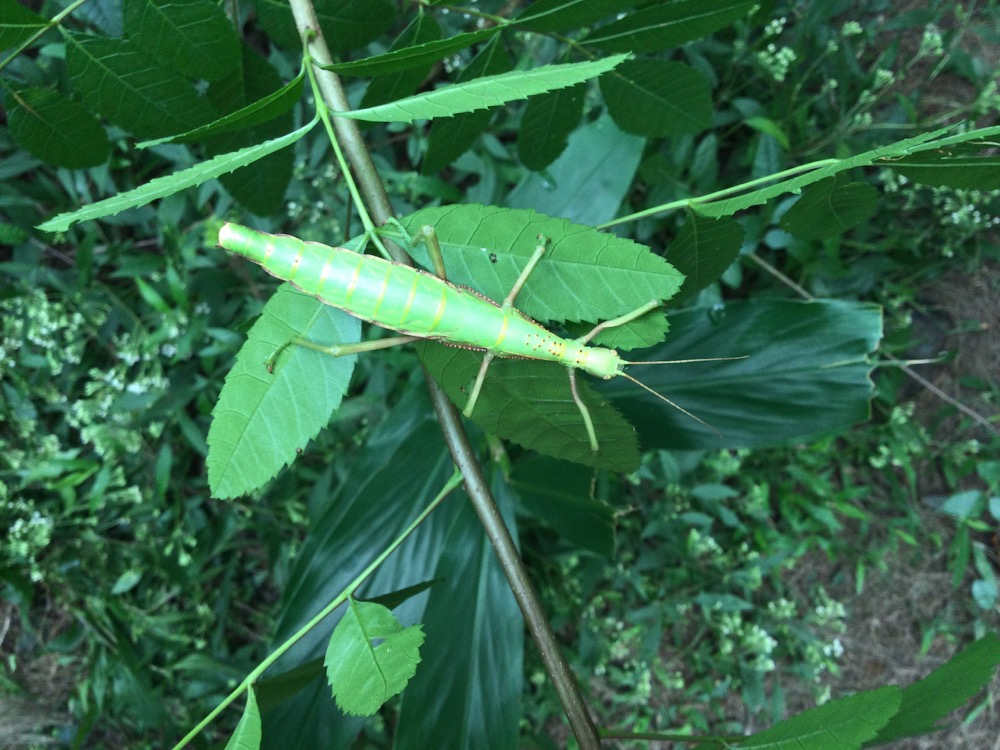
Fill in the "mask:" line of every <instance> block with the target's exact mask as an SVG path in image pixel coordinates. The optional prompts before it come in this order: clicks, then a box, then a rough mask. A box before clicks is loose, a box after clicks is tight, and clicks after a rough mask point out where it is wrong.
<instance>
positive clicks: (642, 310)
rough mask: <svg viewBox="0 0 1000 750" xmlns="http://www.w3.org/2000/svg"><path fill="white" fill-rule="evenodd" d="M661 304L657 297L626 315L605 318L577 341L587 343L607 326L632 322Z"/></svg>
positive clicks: (611, 326)
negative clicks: (609, 318)
mask: <svg viewBox="0 0 1000 750" xmlns="http://www.w3.org/2000/svg"><path fill="white" fill-rule="evenodd" d="M659 306H660V303H659V301H658V300H655V299H654V300H650V301H649V302H647V303H646V304H645V305H643V306H642V307H638V308H636V309H635V310H633V311H632V312H630V313H625V314H624V315H620V316H618V317H617V318H612V319H611V320H605V321H604V322H602V323H598V324H597V325H596V326H594V327H593V328H591V329H590V332H589V333H587V334H586V335H584V336H581V337H580V338H578V339H577V341H579V342H580V343H581V344H586V343H587V342H588V341H590V340H591V339H592V338H594V336H596V335H597V334H599V333H600V332H601V331H603V330H605V329H606V328H614V327H616V326H623V325H625V324H626V323H631V322H632V321H633V320H635V319H636V318H641V317H642V316H643V315H645V314H646V313H648V312H649V311H650V310H655V309H656V308H658V307H659Z"/></svg>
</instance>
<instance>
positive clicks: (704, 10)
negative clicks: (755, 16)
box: [583, 0, 757, 52]
mask: <svg viewBox="0 0 1000 750" xmlns="http://www.w3.org/2000/svg"><path fill="white" fill-rule="evenodd" d="M755 5H757V3H756V2H752V0H751V1H748V0H713V2H711V3H706V2H704V0H672V1H671V2H660V3H652V4H650V6H649V7H646V8H642V9H641V10H638V11H636V12H635V13H630V14H629V15H627V16H625V18H622V19H621V20H618V21H615V22H614V23H610V24H608V25H607V26H602V27H601V28H599V29H597V30H596V31H594V32H593V33H591V34H590V36H588V37H586V38H585V39H584V40H583V43H584V44H587V45H591V46H594V47H597V48H598V49H601V50H604V51H605V52H659V51H660V50H665V49H670V48H671V47H677V46H679V45H681V44H684V43H685V42H690V41H693V40H695V39H701V38H702V37H706V36H708V35H709V34H711V33H712V32H713V31H717V30H718V29H721V28H723V27H724V26H728V25H729V24H731V23H732V22H733V21H735V20H737V19H739V18H742V17H743V16H745V15H747V14H748V13H749V12H750V11H751V10H752V9H753V8H754V6H755Z"/></svg>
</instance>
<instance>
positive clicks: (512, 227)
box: [401, 204, 683, 349]
mask: <svg viewBox="0 0 1000 750" xmlns="http://www.w3.org/2000/svg"><path fill="white" fill-rule="evenodd" d="M401 223H402V224H403V226H404V227H406V229H407V231H408V232H409V233H410V234H411V235H412V234H415V233H416V232H417V231H418V230H419V229H420V227H422V226H424V225H427V224H429V225H431V226H433V227H434V228H435V230H436V232H437V236H438V240H439V242H440V244H441V250H442V253H443V255H444V261H445V268H446V271H447V274H448V279H449V281H451V282H452V283H456V284H461V285H465V286H469V287H471V288H473V289H475V290H476V291H478V292H480V293H482V294H484V295H485V296H487V297H489V298H490V299H492V300H494V301H497V302H500V301H502V300H503V299H504V297H506V296H507V294H508V293H509V292H510V290H511V289H512V288H513V286H514V283H515V282H516V281H517V278H518V276H519V275H520V273H521V270H522V269H523V268H524V266H525V264H526V263H527V261H528V259H529V258H530V257H531V255H532V254H533V253H534V251H535V248H536V247H537V246H538V242H539V240H538V237H539V235H541V236H543V237H545V238H547V239H548V240H549V245H548V246H547V250H546V252H545V255H544V256H542V259H541V261H540V262H539V264H538V265H537V266H536V267H535V270H534V271H533V272H532V274H531V276H530V277H529V278H528V280H527V283H525V285H524V287H523V288H522V289H521V291H520V293H519V294H518V297H517V300H516V305H515V306H516V307H517V309H518V310H521V311H522V312H524V313H525V314H526V315H528V316H529V317H531V318H534V319H535V320H540V321H558V322H566V321H571V322H587V323H592V324H597V323H600V322H601V321H604V320H610V319H611V318H615V317H618V316H620V315H623V314H625V313H628V312H631V311H632V310H635V309H636V308H638V307H640V306H642V305H643V304H645V303H646V302H649V301H650V300H651V299H661V300H666V299H669V298H670V297H672V296H673V295H674V294H676V293H677V290H678V289H679V288H680V285H681V283H682V281H683V277H682V276H681V275H680V274H679V273H678V272H677V271H676V270H675V269H674V268H672V267H671V266H670V264H669V263H667V262H666V261H665V260H663V259H662V258H660V257H658V256H656V255H654V254H652V253H651V252H650V251H649V250H648V248H645V247H643V246H642V245H639V244H637V243H635V242H632V241H631V240H627V239H623V238H621V237H617V236H616V235H613V234H610V233H607V232H599V231H598V230H596V229H594V228H593V227H590V226H585V225H581V224H574V223H572V222H569V221H566V220H565V219H557V218H553V217H550V216H545V215H543V214H540V213H538V212H536V211H531V210H519V209H510V208H499V207H497V206H481V205H477V204H466V205H457V206H440V207H434V208H427V209H423V210H421V211H417V212H416V213H414V214H410V215H409V216H407V217H404V218H403V219H402V220H401ZM413 255H414V258H415V259H416V260H417V262H418V263H420V264H422V265H424V267H425V268H429V267H430V261H429V259H428V256H427V251H426V248H425V247H424V246H423V245H418V246H416V247H414V248H413ZM665 332H666V325H665V321H664V320H663V318H662V316H661V317H659V319H657V318H656V316H649V317H648V319H647V318H642V319H641V320H639V321H635V323H633V324H631V325H628V326H621V327H619V328H614V329H609V330H608V331H606V332H604V334H602V335H601V336H599V337H598V338H597V339H595V341H596V342H599V343H601V344H602V345H605V346H615V347H620V348H622V349H634V348H636V347H640V346H650V345H651V344H653V343H655V342H657V341H660V340H662V338H663V335H664V333H665Z"/></svg>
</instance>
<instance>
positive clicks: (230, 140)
mask: <svg viewBox="0 0 1000 750" xmlns="http://www.w3.org/2000/svg"><path fill="white" fill-rule="evenodd" d="M242 61H243V63H242V65H241V66H240V68H239V69H238V70H237V71H236V72H235V73H234V74H233V75H231V76H229V77H227V78H225V79H224V80H222V81H219V82H217V83H215V84H213V85H212V86H211V87H210V88H209V91H208V95H209V98H210V99H211V100H212V102H213V103H214V104H215V106H216V108H217V109H218V110H219V111H220V112H225V113H227V114H229V113H235V112H238V111H240V110H242V109H243V108H244V107H246V106H247V105H248V104H250V103H251V102H255V101H260V100H262V99H264V98H265V97H267V96H269V95H271V94H273V93H274V92H276V91H279V90H280V89H281V88H282V85H281V79H280V78H279V77H278V73H277V71H275V69H274V68H273V67H272V66H271V64H270V63H269V62H267V61H266V60H265V59H264V58H262V57H261V56H260V55H258V54H257V53H256V52H254V51H253V50H252V49H250V48H249V47H244V48H243V50H242ZM292 124H293V120H292V112H291V111H290V110H286V111H285V112H283V113H282V114H280V115H278V116H277V117H275V118H272V119H269V120H267V121H266V122H259V123H256V124H254V125H253V126H251V127H249V128H246V129H244V130H240V131H236V132H229V133H225V134H223V135H218V136H215V137H214V138H211V139H210V140H209V141H208V142H207V143H206V149H207V151H208V153H209V154H211V155H215V154H220V153H227V152H230V151H235V150H237V149H239V148H243V147H246V146H251V145H253V144H255V143H261V142H264V141H266V140H268V139H269V138H274V137H275V136H277V135H280V134H281V133H284V132H287V131H288V129H289V128H291V127H292ZM293 157H294V153H293V151H292V149H283V150H281V151H276V152H275V153H273V154H269V155H268V156H265V157H264V158H263V159H260V160H259V161H256V162H254V163H253V164H251V165H249V166H247V167H244V168H243V169H238V170H236V171H235V172H232V173H231V174H226V175H222V176H221V177H220V178H219V181H220V182H221V183H222V184H223V185H224V186H225V188H226V190H228V191H229V192H230V193H231V194H232V195H233V197H234V198H236V200H238V201H239V202H240V203H241V204H243V205H244V206H245V207H246V208H248V209H249V210H250V211H252V212H253V213H255V214H259V215H262V216H263V215H268V214H273V213H277V212H278V211H279V210H280V209H281V208H282V207H283V205H284V198H285V190H286V189H287V188H288V183H289V182H290V181H291V179H292V162H293Z"/></svg>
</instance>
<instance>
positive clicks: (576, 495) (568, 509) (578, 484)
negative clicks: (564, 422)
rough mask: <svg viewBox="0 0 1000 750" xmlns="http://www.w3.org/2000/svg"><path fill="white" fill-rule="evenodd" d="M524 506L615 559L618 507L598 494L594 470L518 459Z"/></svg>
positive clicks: (516, 475) (517, 483)
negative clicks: (595, 491) (598, 497)
mask: <svg viewBox="0 0 1000 750" xmlns="http://www.w3.org/2000/svg"><path fill="white" fill-rule="evenodd" d="M510 481H511V485H512V486H513V487H514V488H515V489H517V490H518V494H519V495H520V498H521V505H520V508H521V509H522V510H524V511H525V512H527V513H530V514H531V515H533V516H535V517H536V518H540V519H541V520H543V521H545V523H547V524H548V525H549V526H551V527H552V529H553V530H554V531H555V532H556V533H558V534H559V535H560V536H562V537H564V538H565V539H566V540H567V541H569V542H572V543H573V544H574V545H576V546H577V547H579V548H580V549H586V550H590V551H591V552H593V553H594V554H597V555H601V556H603V557H605V558H607V559H609V560H610V559H612V558H613V557H614V552H615V509H614V508H612V507H611V506H610V505H608V504H607V503H606V502H604V501H603V500H599V499H597V498H595V497H594V483H593V476H592V474H591V472H586V471H580V470H579V469H578V468H576V467H574V466H572V465H570V464H566V463H563V462H561V461H554V460H552V459H551V458H547V457H545V456H531V457H530V458H526V459H524V460H521V461H518V462H517V464H516V465H515V466H514V471H513V473H512V475H511V479H510Z"/></svg>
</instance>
